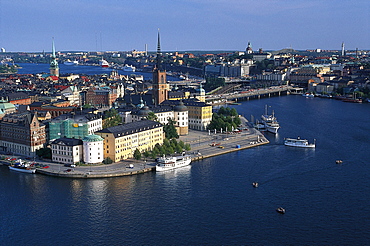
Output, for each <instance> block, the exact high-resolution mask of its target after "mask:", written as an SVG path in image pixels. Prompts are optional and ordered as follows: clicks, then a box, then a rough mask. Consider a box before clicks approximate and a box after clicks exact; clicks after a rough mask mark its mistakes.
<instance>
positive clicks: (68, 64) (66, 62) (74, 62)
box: [63, 59, 78, 66]
mask: <svg viewBox="0 0 370 246" xmlns="http://www.w3.org/2000/svg"><path fill="white" fill-rule="evenodd" d="M63 64H64V65H67V66H74V65H78V61H71V60H69V59H68V60H66V61H65V62H64V63H63Z"/></svg>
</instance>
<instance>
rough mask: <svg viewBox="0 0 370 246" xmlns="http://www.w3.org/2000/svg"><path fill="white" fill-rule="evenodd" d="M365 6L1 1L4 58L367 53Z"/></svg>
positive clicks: (200, 0)
mask: <svg viewBox="0 0 370 246" xmlns="http://www.w3.org/2000/svg"><path fill="white" fill-rule="evenodd" d="M369 13H370V1H369V0H355V1H349V0H311V1H309V0H136V1H135V0H132V1H128V0H99V1H98V0H0V47H4V48H5V49H6V50H7V51H26V52H31V51H43V50H45V51H50V50H51V40H52V37H54V38H55V46H56V49H57V50H62V51H66V50H84V51H101V50H104V51H129V50H133V49H136V50H144V47H145V44H147V45H148V50H149V51H154V50H155V49H156V40H157V37H156V35H157V29H158V28H160V32H161V45H162V50H164V51H166V50H168V51H169V50H171V51H173V50H178V51H187V50H244V49H245V48H246V45H247V42H248V41H251V43H252V48H253V49H254V50H257V49H258V48H263V49H264V50H278V49H282V48H287V47H292V48H294V49H298V50H303V49H316V48H320V49H340V46H341V43H342V42H345V44H346V48H347V49H355V48H359V49H370V45H369V44H370V17H369V16H370V14H369Z"/></svg>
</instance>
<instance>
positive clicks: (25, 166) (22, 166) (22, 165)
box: [9, 159, 36, 173]
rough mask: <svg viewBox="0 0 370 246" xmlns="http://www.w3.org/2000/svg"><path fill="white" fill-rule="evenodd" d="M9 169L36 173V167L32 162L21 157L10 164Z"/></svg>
mask: <svg viewBox="0 0 370 246" xmlns="http://www.w3.org/2000/svg"><path fill="white" fill-rule="evenodd" d="M9 169H10V170H13V171H17V172H22V173H36V168H35V167H33V165H32V164H29V163H27V162H23V161H22V160H21V159H19V160H17V161H16V162H15V163H14V165H10V166H9Z"/></svg>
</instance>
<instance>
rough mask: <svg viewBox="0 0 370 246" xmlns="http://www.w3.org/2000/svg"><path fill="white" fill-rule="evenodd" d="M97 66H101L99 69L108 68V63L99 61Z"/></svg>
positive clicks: (102, 60)
mask: <svg viewBox="0 0 370 246" xmlns="http://www.w3.org/2000/svg"><path fill="white" fill-rule="evenodd" d="M99 66H101V67H109V63H108V62H107V61H106V60H104V59H101V60H100V61H99Z"/></svg>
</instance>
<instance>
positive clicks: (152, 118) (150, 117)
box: [146, 112, 158, 121]
mask: <svg viewBox="0 0 370 246" xmlns="http://www.w3.org/2000/svg"><path fill="white" fill-rule="evenodd" d="M146 119H147V120H153V121H158V117H157V116H156V115H155V113H153V112H149V113H148V116H147V117H146Z"/></svg>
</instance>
